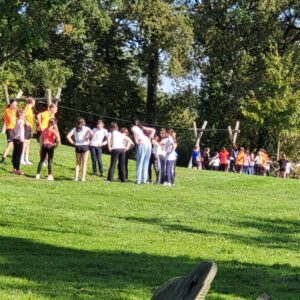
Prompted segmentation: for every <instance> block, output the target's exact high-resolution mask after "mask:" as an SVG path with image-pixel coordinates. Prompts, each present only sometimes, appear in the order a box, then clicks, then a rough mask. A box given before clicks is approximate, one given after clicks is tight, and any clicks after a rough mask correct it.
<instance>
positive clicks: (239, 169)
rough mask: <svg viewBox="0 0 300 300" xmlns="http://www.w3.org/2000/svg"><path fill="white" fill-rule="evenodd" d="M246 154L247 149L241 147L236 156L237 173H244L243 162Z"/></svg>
mask: <svg viewBox="0 0 300 300" xmlns="http://www.w3.org/2000/svg"><path fill="white" fill-rule="evenodd" d="M244 156H245V149H244V148H243V147H241V148H240V151H239V152H238V154H237V156H236V171H237V173H242V169H243V164H244Z"/></svg>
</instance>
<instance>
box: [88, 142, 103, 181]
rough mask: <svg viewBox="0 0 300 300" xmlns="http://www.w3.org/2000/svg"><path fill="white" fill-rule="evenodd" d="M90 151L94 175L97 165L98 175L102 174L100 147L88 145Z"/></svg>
mask: <svg viewBox="0 0 300 300" xmlns="http://www.w3.org/2000/svg"><path fill="white" fill-rule="evenodd" d="M90 152H91V157H92V166H93V172H94V174H95V175H96V173H97V165H98V169H99V172H100V175H101V176H102V175H103V164H102V149H101V147H95V146H90Z"/></svg>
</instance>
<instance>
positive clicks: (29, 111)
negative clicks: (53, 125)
mask: <svg viewBox="0 0 300 300" xmlns="http://www.w3.org/2000/svg"><path fill="white" fill-rule="evenodd" d="M34 106H35V99H34V98H28V99H27V101H26V106H25V108H24V112H25V141H24V147H23V153H22V158H21V164H22V165H28V166H31V165H32V162H30V161H29V150H30V139H31V133H32V130H33V125H34V119H35V118H34V113H33V108H34Z"/></svg>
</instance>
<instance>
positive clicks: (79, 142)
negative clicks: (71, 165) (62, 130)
mask: <svg viewBox="0 0 300 300" xmlns="http://www.w3.org/2000/svg"><path fill="white" fill-rule="evenodd" d="M92 137H93V132H92V130H91V129H90V128H89V127H87V126H85V120H84V119H83V118H78V119H77V122H76V127H75V128H73V129H72V130H71V131H70V132H69V133H68V135H67V140H68V142H69V143H70V144H72V145H75V153H76V167H75V178H74V181H78V176H79V171H80V167H82V176H81V181H85V180H86V168H87V161H88V157H89V145H90V140H91V138H92Z"/></svg>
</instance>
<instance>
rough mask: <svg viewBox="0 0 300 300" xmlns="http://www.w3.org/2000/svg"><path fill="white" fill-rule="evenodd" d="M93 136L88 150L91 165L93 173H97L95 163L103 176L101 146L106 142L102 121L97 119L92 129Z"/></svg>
mask: <svg viewBox="0 0 300 300" xmlns="http://www.w3.org/2000/svg"><path fill="white" fill-rule="evenodd" d="M93 134H94V135H93V137H92V139H91V144H90V152H91V158H92V167H93V173H94V175H97V165H98V169H99V172H100V176H101V177H102V176H103V172H104V171H103V164H102V147H103V146H105V145H106V144H107V141H106V137H107V134H108V132H107V130H106V129H105V128H104V122H103V121H102V120H99V121H98V122H97V127H96V128H94V129H93Z"/></svg>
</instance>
